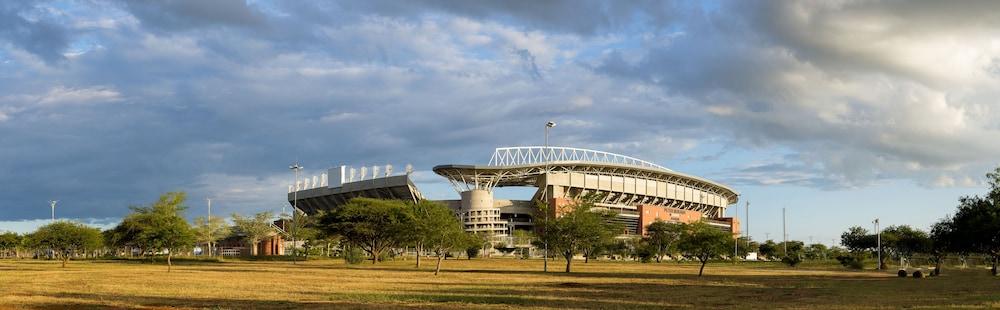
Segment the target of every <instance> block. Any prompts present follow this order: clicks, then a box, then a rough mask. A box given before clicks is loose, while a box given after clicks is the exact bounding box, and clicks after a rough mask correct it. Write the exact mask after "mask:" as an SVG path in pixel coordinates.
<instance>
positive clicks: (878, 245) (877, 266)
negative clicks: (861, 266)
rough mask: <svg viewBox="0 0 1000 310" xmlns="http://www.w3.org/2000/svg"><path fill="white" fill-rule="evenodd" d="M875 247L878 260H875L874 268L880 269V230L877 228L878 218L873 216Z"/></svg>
mask: <svg viewBox="0 0 1000 310" xmlns="http://www.w3.org/2000/svg"><path fill="white" fill-rule="evenodd" d="M873 223H875V248H877V249H878V261H877V262H875V265H876V268H875V269H878V270H882V232H881V231H879V230H878V218H877V217H876V218H875V221H874V222H873Z"/></svg>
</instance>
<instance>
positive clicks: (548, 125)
mask: <svg viewBox="0 0 1000 310" xmlns="http://www.w3.org/2000/svg"><path fill="white" fill-rule="evenodd" d="M552 127H556V122H553V121H548V122H546V123H545V148H543V149H542V152H548V150H549V128H552ZM542 154H543V155H544V154H545V153H542ZM542 158H545V157H542ZM548 162H549V160H548V158H545V182H548V181H549V180H548V178H549V164H548ZM548 192H549V186H548V184H546V185H545V188H544V189H542V193H543V195H542V199H545V203H548V202H549V201H548V200H549V199H548V196H549V195H548ZM551 207H552V208H555V206H551ZM552 210H553V211H555V209H552ZM545 219H546V220H548V219H549V210H545ZM546 239H548V238H546ZM544 244H545V257H542V271H544V272H549V241H548V240H546V241H545V242H544Z"/></svg>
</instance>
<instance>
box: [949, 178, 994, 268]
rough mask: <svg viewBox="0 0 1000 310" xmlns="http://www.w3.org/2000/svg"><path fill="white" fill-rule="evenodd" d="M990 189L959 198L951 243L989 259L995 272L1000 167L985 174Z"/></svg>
mask: <svg viewBox="0 0 1000 310" xmlns="http://www.w3.org/2000/svg"><path fill="white" fill-rule="evenodd" d="M986 182H987V183H988V184H989V185H990V191H989V192H988V193H987V194H986V195H985V196H983V197H980V196H972V197H968V196H966V197H962V198H960V199H959V206H958V210H957V211H956V212H955V215H954V216H953V217H952V222H953V225H954V230H953V232H952V234H953V237H954V238H952V239H951V240H952V242H953V246H955V247H956V248H958V249H960V250H961V251H963V252H968V253H980V254H983V255H986V256H988V257H989V258H990V260H991V261H992V268H991V269H990V272H991V273H992V274H993V275H994V276H995V275H997V263H998V260H1000V233H998V232H1000V167H997V168H996V169H994V170H993V171H991V172H989V173H987V174H986Z"/></svg>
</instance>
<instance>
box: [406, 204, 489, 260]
mask: <svg viewBox="0 0 1000 310" xmlns="http://www.w3.org/2000/svg"><path fill="white" fill-rule="evenodd" d="M414 211H416V212H414V222H415V225H414V226H415V227H417V228H416V229H415V230H416V232H417V233H418V234H419V236H418V237H417V239H418V240H420V244H421V246H422V247H423V246H426V247H427V248H429V249H431V250H432V251H434V254H436V255H437V266H435V267H434V275H437V274H438V273H439V272H440V271H441V261H442V260H444V257H445V255H447V254H448V253H450V252H451V251H454V250H455V249H459V248H466V247H468V246H469V245H474V246H477V247H478V246H479V241H478V240H474V239H473V238H471V237H470V236H469V235H468V234H467V233H465V227H464V226H463V225H462V223H460V222H459V221H458V218H457V217H455V214H454V213H453V212H452V211H451V209H448V207H445V206H444V205H442V204H439V203H436V202H430V201H427V202H422V203H418V204H416V205H414ZM418 255H419V254H418Z"/></svg>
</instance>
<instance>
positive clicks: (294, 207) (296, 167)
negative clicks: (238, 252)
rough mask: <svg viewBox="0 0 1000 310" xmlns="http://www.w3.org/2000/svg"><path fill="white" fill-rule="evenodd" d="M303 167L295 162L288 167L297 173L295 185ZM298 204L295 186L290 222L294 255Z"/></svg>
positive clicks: (293, 184)
mask: <svg viewBox="0 0 1000 310" xmlns="http://www.w3.org/2000/svg"><path fill="white" fill-rule="evenodd" d="M302 168H303V167H302V166H300V165H299V163H295V164H293V165H291V166H288V169H291V170H292V174H294V175H295V180H294V182H292V186H295V184H296V183H297V182H299V171H301V170H302ZM293 188H294V187H293ZM298 205H299V189H298V188H295V191H293V192H292V219H291V221H289V223H288V224H289V225H291V227H289V231H291V235H292V255H294V254H295V231H294V230H295V223H294V222H295V212H296V211H298V210H299V207H298ZM282 226H284V225H282ZM282 228H284V227H282ZM292 263H293V264H294V263H295V257H294V256H293V257H292Z"/></svg>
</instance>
